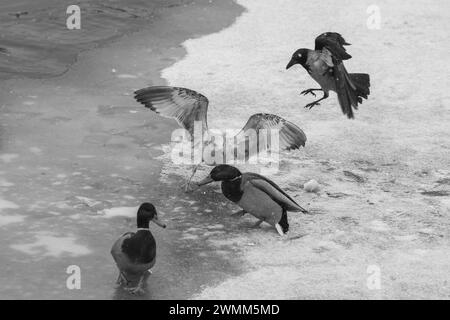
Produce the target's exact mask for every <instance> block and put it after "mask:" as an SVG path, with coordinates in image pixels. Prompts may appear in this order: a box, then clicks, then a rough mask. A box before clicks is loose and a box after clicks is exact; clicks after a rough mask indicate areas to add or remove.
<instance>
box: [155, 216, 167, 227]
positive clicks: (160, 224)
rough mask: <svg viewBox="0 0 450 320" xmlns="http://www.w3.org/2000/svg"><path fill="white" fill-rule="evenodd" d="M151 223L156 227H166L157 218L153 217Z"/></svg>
mask: <svg viewBox="0 0 450 320" xmlns="http://www.w3.org/2000/svg"><path fill="white" fill-rule="evenodd" d="M152 221H153V222H154V223H155V224H156V225H158V226H160V227H161V228H165V227H166V224H165V223H163V222H162V221H160V220H159V219H158V218H157V217H154V218H153V219H152Z"/></svg>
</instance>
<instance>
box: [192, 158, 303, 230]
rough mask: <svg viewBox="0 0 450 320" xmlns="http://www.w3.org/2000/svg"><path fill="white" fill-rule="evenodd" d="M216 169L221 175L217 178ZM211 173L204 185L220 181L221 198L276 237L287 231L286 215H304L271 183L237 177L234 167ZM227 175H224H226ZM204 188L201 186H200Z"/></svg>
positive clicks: (256, 177) (242, 175) (253, 177)
mask: <svg viewBox="0 0 450 320" xmlns="http://www.w3.org/2000/svg"><path fill="white" fill-rule="evenodd" d="M216 168H219V171H222V172H225V174H224V175H223V176H222V177H221V176H220V174H221V173H220V172H219V174H217V173H216V172H214V170H216ZM216 168H214V169H213V171H212V172H211V174H210V176H209V179H208V178H206V179H204V182H205V183H208V181H209V182H212V181H220V180H219V179H222V180H221V181H222V192H223V194H224V196H225V197H226V198H227V199H229V200H231V201H233V202H234V203H236V204H237V205H238V206H240V207H241V208H242V209H243V212H244V213H245V212H248V213H250V214H251V215H253V216H254V217H256V218H257V219H258V223H257V225H259V224H260V223H262V222H267V223H268V224H270V225H272V226H274V227H275V228H276V229H277V231H278V232H279V233H280V235H283V234H285V233H286V232H288V230H289V223H288V217H287V212H288V211H293V212H304V213H305V212H307V211H306V210H305V209H304V208H302V207H301V206H300V205H299V204H297V203H296V202H295V201H294V200H293V199H292V198H291V197H290V196H289V195H287V194H286V192H284V191H283V190H282V189H281V188H280V187H279V186H278V185H277V184H276V183H275V182H273V181H271V180H270V179H268V178H266V177H264V176H261V175H259V174H256V173H250V172H248V173H240V172H239V170H237V169H236V168H234V167H231V166H227V165H221V166H217V167H216ZM227 171H228V172H227ZM201 184H204V183H202V182H201V183H200V185H201Z"/></svg>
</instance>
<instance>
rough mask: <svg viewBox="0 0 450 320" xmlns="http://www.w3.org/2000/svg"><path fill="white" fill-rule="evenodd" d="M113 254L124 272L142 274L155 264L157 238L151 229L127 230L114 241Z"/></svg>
mask: <svg viewBox="0 0 450 320" xmlns="http://www.w3.org/2000/svg"><path fill="white" fill-rule="evenodd" d="M111 255H112V256H113V258H114V261H115V262H116V264H117V267H118V268H119V269H120V270H121V271H122V272H124V273H126V274H130V275H140V274H142V273H144V272H146V271H148V270H149V269H151V268H153V266H154V265H155V261H156V241H155V238H153V235H152V233H151V232H150V230H138V231H137V232H136V233H134V232H127V233H125V234H123V235H122V236H121V237H120V238H119V239H117V241H116V242H115V243H114V245H113V247H112V249H111Z"/></svg>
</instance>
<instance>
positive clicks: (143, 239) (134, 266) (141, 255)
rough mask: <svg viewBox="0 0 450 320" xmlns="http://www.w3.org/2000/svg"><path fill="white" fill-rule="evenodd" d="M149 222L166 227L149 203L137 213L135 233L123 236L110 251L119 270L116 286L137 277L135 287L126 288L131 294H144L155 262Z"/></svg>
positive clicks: (153, 239) (153, 240)
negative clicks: (146, 282) (137, 280)
mask: <svg viewBox="0 0 450 320" xmlns="http://www.w3.org/2000/svg"><path fill="white" fill-rule="evenodd" d="M150 221H152V222H154V223H155V224H157V225H158V226H160V227H162V228H165V227H166V225H165V224H164V223H162V222H161V221H160V220H159V219H158V214H157V212H156V209H155V207H154V206H153V205H152V204H151V203H143V204H141V206H140V207H139V210H138V212H137V231H136V232H127V233H125V234H123V235H122V236H121V237H120V238H119V239H117V241H116V242H115V243H114V245H113V247H112V249H111V255H112V256H113V258H114V261H115V262H116V264H117V267H118V268H119V277H118V278H117V285H118V286H122V285H124V284H125V285H127V284H128V283H129V280H128V278H129V277H130V276H131V277H139V282H138V284H137V286H136V287H134V288H127V290H128V291H130V292H131V293H132V294H141V293H144V289H143V286H144V283H145V281H146V280H147V278H148V277H149V276H150V274H151V270H150V269H151V268H153V266H154V265H155V261H156V241H155V238H153V235H152V233H151V232H150V229H149V225H150Z"/></svg>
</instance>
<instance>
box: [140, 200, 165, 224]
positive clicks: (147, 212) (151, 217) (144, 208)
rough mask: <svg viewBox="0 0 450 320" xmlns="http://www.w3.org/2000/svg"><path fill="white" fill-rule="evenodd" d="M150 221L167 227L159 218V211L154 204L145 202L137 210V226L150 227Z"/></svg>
mask: <svg viewBox="0 0 450 320" xmlns="http://www.w3.org/2000/svg"><path fill="white" fill-rule="evenodd" d="M150 221H152V222H154V223H155V224H157V225H158V226H160V227H161V228H165V227H166V225H165V224H164V223H163V222H161V221H160V220H159V219H158V212H156V208H155V206H154V205H153V204H151V203H148V202H145V203H143V204H141V206H140V207H139V209H138V212H137V227H138V228H148V225H149V223H150Z"/></svg>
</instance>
